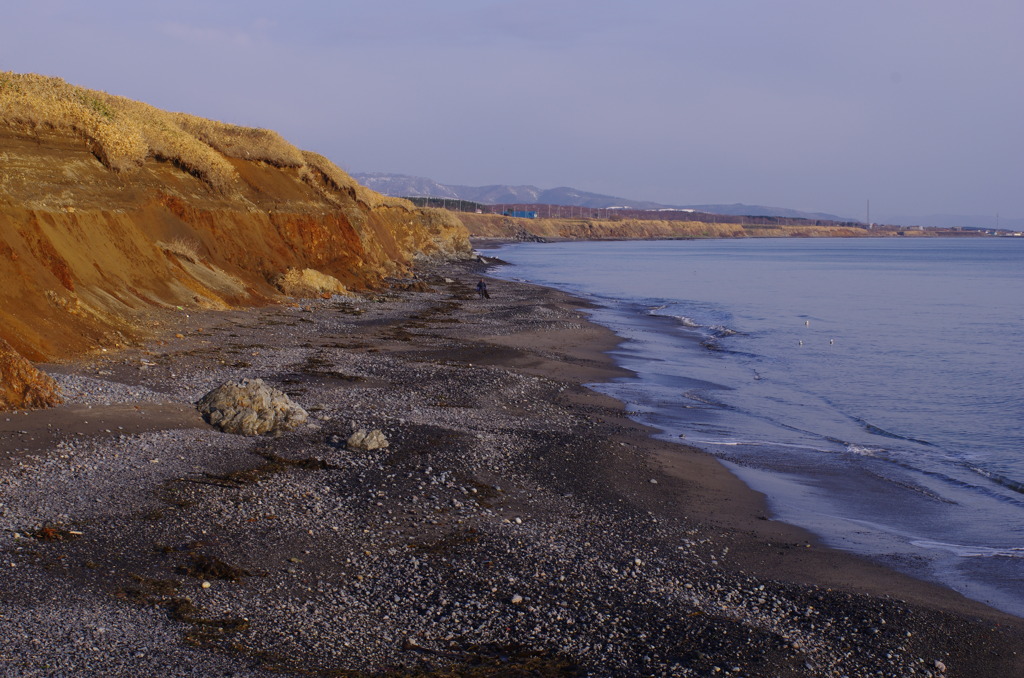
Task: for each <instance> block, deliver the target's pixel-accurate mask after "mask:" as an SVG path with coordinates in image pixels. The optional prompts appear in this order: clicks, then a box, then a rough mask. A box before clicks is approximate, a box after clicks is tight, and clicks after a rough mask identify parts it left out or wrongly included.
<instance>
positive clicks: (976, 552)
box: [910, 539, 1024, 558]
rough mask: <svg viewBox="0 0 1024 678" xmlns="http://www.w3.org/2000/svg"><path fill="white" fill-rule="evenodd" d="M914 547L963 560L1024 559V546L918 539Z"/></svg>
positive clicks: (914, 542) (912, 542) (914, 541)
mask: <svg viewBox="0 0 1024 678" xmlns="http://www.w3.org/2000/svg"><path fill="white" fill-rule="evenodd" d="M910 543H911V544H913V545H914V546H917V547H920V548H925V549H932V550H937V551H948V552H949V553H952V554H954V555H956V556H959V557H961V558H1024V546H1008V547H993V546H974V545H969V544H947V543H946V542H941V541H929V540H927V539H916V540H912V541H911V542H910Z"/></svg>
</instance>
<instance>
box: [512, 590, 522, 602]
mask: <svg viewBox="0 0 1024 678" xmlns="http://www.w3.org/2000/svg"><path fill="white" fill-rule="evenodd" d="M522 602H523V597H522V596H521V595H519V594H518V593H517V594H515V595H514V596H512V604H513V605H519V604H520V603H522Z"/></svg>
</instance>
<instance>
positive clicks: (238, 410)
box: [196, 379, 309, 436]
mask: <svg viewBox="0 0 1024 678" xmlns="http://www.w3.org/2000/svg"><path fill="white" fill-rule="evenodd" d="M196 406H197V407H198V408H199V412H200V413H202V415H203V418H204V419H206V421H207V422H209V423H210V424H211V425H213V426H216V427H217V428H219V429H220V430H222V431H224V432H225V433H237V434H239V435H243V436H258V435H264V434H266V433H280V432H282V431H290V430H292V429H294V428H297V427H298V426H300V425H302V424H303V423H305V421H306V419H308V418H309V415H308V414H307V413H306V410H304V409H302V408H301V407H299V406H298V405H296V404H295V403H294V402H293V401H292V399H291V398H289V397H288V396H287V395H285V394H284V393H282V392H281V391H278V390H277V389H275V388H271V387H270V386H267V385H266V384H265V383H263V380H262V379H242V380H241V381H229V382H227V383H224V384H222V385H220V386H218V387H217V388H215V389H213V390H212V391H210V392H209V393H207V394H206V395H204V396H203V397H202V398H201V399H200V400H199V402H198V403H197V404H196Z"/></svg>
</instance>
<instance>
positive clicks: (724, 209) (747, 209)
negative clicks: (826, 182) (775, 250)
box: [686, 202, 855, 221]
mask: <svg viewBox="0 0 1024 678" xmlns="http://www.w3.org/2000/svg"><path fill="white" fill-rule="evenodd" d="M686 208H687V209H692V210H696V211H698V212H707V213H708V214H728V215H731V216H737V217H784V218H786V219H819V220H824V221H855V220H853V219H845V218H843V217H839V216H836V215H835V214H828V213H826V212H801V211H800V210H792V209H789V208H786V207H765V206H764V205H744V204H743V203H741V202H737V203H733V204H731V205H687V206H686Z"/></svg>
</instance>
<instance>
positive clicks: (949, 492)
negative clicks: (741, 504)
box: [488, 237, 1024, 617]
mask: <svg viewBox="0 0 1024 678" xmlns="http://www.w3.org/2000/svg"><path fill="white" fill-rule="evenodd" d="M488 254H493V255H494V256H497V257H499V258H500V259H503V260H505V261H506V262H508V263H509V264H511V265H509V266H504V267H499V268H497V269H495V270H494V275H495V276H497V277H498V278H499V279H500V278H506V279H516V280H524V281H529V282H533V283H538V284H543V285H547V286H550V287H554V288H558V289H561V290H565V291H567V292H570V293H572V294H574V295H577V296H579V297H582V298H584V299H587V300H589V301H591V302H593V303H594V304H595V307H594V309H593V310H591V311H588V312H589V313H590V315H591V319H592V320H594V321H595V322H597V323H600V324H602V325H605V326H607V327H609V328H611V329H612V330H614V331H615V332H616V333H617V334H618V335H619V336H620V337H621V338H622V343H621V344H620V345H619V347H618V348H617V349H615V350H614V351H613V352H612V355H613V357H614V359H615V360H616V361H617V362H618V364H620V365H621V366H623V367H625V368H628V369H629V370H631V371H632V373H633V374H634V375H635V376H631V377H626V378H621V379H617V380H615V381H613V382H610V383H605V384H597V385H594V387H595V388H596V389H598V390H600V391H602V392H604V393H607V394H609V395H612V396H614V397H616V398H618V399H620V400H621V401H623V402H625V403H626V406H627V407H628V410H629V412H630V413H631V416H633V417H634V418H635V419H636V420H638V421H640V422H642V423H645V424H648V425H650V426H653V427H655V428H656V429H657V430H658V431H660V433H659V436H660V437H663V438H664V439H666V440H673V441H680V442H684V443H688V444H691V445H694V446H697V447H699V448H702V449H704V450H706V451H707V452H710V453H711V454H714V455H716V456H717V457H718V458H719V459H721V460H722V461H723V463H725V465H726V466H727V467H728V468H729V469H731V470H732V471H733V472H734V473H736V474H737V475H738V476H739V477H740V478H741V479H742V480H743V481H744V482H745V483H747V484H748V485H749V486H751V487H752V488H754V489H756V490H758V491H760V492H763V493H764V494H765V495H766V496H767V498H768V504H769V509H770V510H771V512H772V514H773V517H775V518H777V519H780V520H783V521H786V522H789V523H792V524H795V525H799V526H802V527H804V528H806V529H808V530H810V531H811V532H813V533H815V534H816V535H818V536H819V538H820V539H821V540H822V541H823V542H824V543H826V544H828V545H830V546H833V547H836V548H839V549H845V550H849V551H853V552H856V553H858V554H861V555H864V556H867V557H869V558H871V559H873V560H876V561H878V562H881V563H883V564H885V565H888V566H890V567H892V568H894V569H897V570H899V571H902V572H905V573H908V574H910V575H913V576H915V577H917V578H920V579H926V580H930V581H935V582H938V583H941V584H944V585H946V586H948V587H950V588H953V589H955V590H957V591H960V592H961V593H963V594H964V595H966V596H968V597H970V598H973V599H975V600H979V601H982V602H984V603H987V604H989V605H991V606H993V607H996V608H998V609H1001V610H1003V611H1005V612H1009V613H1011V614H1014V615H1017V616H1021V617H1024V357H1022V353H1021V349H1022V346H1024V238H1013V237H989V238H982V237H977V238H967V237H965V238H925V237H917V238H910V237H908V238H899V237H889V238H851V239H833V238H820V239H815V238H808V239H798V238H788V239H768V238H763V239H760V238H759V239H738V240H666V241H622V242H562V243H521V244H514V245H508V246H504V247H502V248H500V249H499V250H497V251H492V252H489V253H488ZM492 294H500V282H497V283H495V284H494V285H493V286H492Z"/></svg>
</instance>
